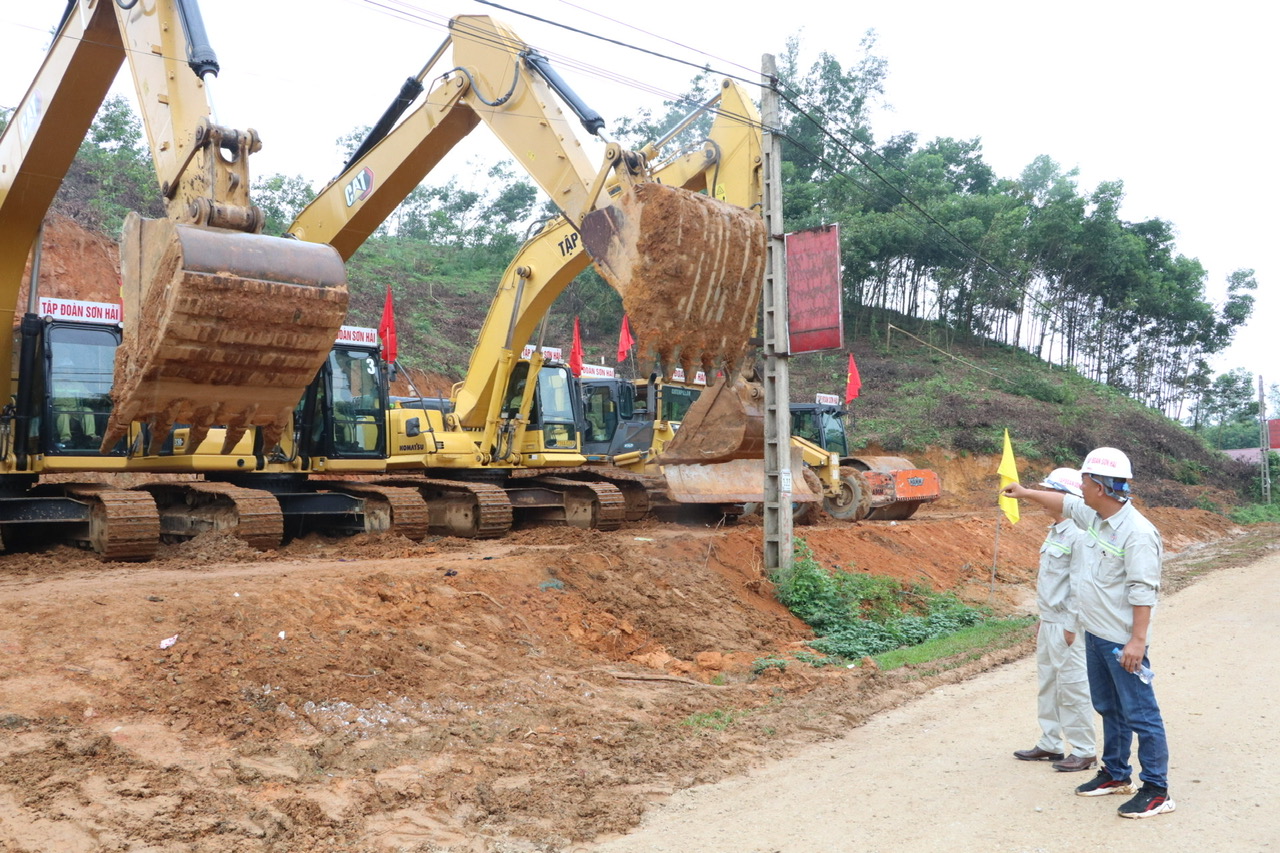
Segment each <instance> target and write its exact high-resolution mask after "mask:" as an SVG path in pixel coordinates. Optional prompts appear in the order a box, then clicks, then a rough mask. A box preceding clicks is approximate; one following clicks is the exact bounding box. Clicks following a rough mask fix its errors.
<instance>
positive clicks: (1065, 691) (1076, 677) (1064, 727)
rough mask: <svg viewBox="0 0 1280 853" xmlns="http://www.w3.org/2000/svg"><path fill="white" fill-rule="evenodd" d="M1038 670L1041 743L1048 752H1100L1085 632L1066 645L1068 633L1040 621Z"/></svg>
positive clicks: (1084, 755) (1086, 754)
mask: <svg viewBox="0 0 1280 853" xmlns="http://www.w3.org/2000/svg"><path fill="white" fill-rule="evenodd" d="M1036 670H1037V672H1038V673H1039V675H1040V695H1039V701H1038V707H1039V712H1040V730H1041V732H1042V734H1041V736H1040V742H1039V743H1038V744H1036V745H1037V746H1038V747H1040V749H1043V750H1045V751H1047V752H1061V753H1062V754H1063V755H1075V756H1078V757H1080V758H1093V757H1094V756H1095V755H1097V732H1096V730H1095V728H1094V719H1093V718H1094V714H1093V704H1092V703H1091V702H1090V700H1089V671H1088V669H1087V667H1086V665H1085V654H1084V634H1083V632H1082V633H1079V634H1076V639H1075V642H1074V643H1072V644H1071V645H1067V632H1066V631H1065V630H1064V629H1063V627H1062V626H1061V625H1059V624H1057V623H1054V622H1041V623H1040V632H1039V633H1038V634H1037V635H1036Z"/></svg>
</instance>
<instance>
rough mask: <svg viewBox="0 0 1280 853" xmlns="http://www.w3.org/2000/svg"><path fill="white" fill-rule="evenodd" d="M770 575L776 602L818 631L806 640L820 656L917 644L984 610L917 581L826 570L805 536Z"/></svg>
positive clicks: (980, 616) (980, 617)
mask: <svg viewBox="0 0 1280 853" xmlns="http://www.w3.org/2000/svg"><path fill="white" fill-rule="evenodd" d="M771 580H772V581H773V583H774V586H775V595H776V596H777V598H778V601H780V602H782V603H783V604H784V605H786V606H787V607H788V608H789V609H790V610H791V612H792V613H794V614H795V615H796V616H797V617H798V618H800V619H802V620H803V621H804V622H805V623H806V624H807V625H809V627H811V628H812V629H813V631H814V633H815V634H817V635H818V636H817V639H815V640H811V641H810V642H809V644H808V645H809V646H810V647H811V648H812V649H814V650H815V651H817V652H819V653H820V654H822V655H825V656H829V657H837V658H843V659H846V660H857V659H859V658H862V657H865V656H867V655H876V654H880V653H881V652H886V651H889V650H890V649H896V648H899V647H902V646H914V645H918V644H920V643H923V642H925V641H927V640H932V639H935V638H938V637H943V636H946V635H948V634H952V633H954V632H956V631H958V630H960V629H962V628H967V627H969V626H972V625H977V624H980V623H982V622H983V621H985V620H986V619H987V617H988V615H989V614H988V613H987V612H986V611H984V610H979V609H977V608H974V607H969V606H968V605H966V604H964V603H962V602H961V601H960V599H959V598H957V597H956V596H955V595H954V594H951V593H938V592H933V591H932V590H930V589H928V588H927V587H924V586H921V585H918V584H905V583H903V582H901V581H899V580H897V579H895V578H890V577H885V576H882V575H870V574H862V573H855V572H851V571H844V570H840V569H836V570H834V571H827V569H825V568H824V567H823V566H821V565H819V564H818V562H817V560H815V559H814V556H813V552H812V551H811V550H810V549H809V546H808V544H807V543H805V542H804V540H796V546H795V560H794V564H793V567H792V569H791V571H790V572H789V573H787V574H785V575H783V574H781V573H775V574H774V576H773V577H772V578H771ZM806 662H808V663H811V664H812V663H813V662H812V661H806ZM757 663H759V661H758V662H757ZM780 668H781V667H780Z"/></svg>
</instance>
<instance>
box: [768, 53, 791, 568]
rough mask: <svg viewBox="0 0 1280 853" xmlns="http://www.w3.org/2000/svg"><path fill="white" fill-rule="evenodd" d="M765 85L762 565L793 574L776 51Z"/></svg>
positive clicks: (789, 433)
mask: <svg viewBox="0 0 1280 853" xmlns="http://www.w3.org/2000/svg"><path fill="white" fill-rule="evenodd" d="M761 71H762V74H763V76H764V89H763V94H762V95H761V97H760V117H761V120H762V121H763V122H764V164H763V167H764V168H763V175H764V199H763V201H764V224H765V228H766V234H767V238H766V239H767V240H768V244H767V255H766V264H765V273H764V322H763V329H762V331H763V335H764V410H765V423H764V569H765V571H766V572H768V573H771V574H772V573H774V572H777V573H780V574H783V575H786V574H789V573H790V572H791V568H792V562H793V553H792V536H793V528H792V519H791V477H792V471H791V372H790V364H789V358H790V352H791V344H790V341H789V337H790V330H789V328H788V326H787V251H786V240H785V232H784V231H783V227H782V156H781V151H782V139H781V138H780V137H779V136H778V135H777V134H775V133H774V132H773V130H774V128H776V127H778V124H779V121H780V117H779V114H780V110H779V107H778V92H777V89H776V88H775V87H776V86H777V79H778V68H777V65H776V64H775V62H774V57H773V54H770V53H766V54H765V55H764V57H763V59H762V61H761Z"/></svg>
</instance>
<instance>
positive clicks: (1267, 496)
mask: <svg viewBox="0 0 1280 853" xmlns="http://www.w3.org/2000/svg"><path fill="white" fill-rule="evenodd" d="M1265 388H1266V386H1265V385H1264V384H1263V383H1262V374H1261V373H1259V374H1258V423H1259V424H1260V425H1261V427H1262V433H1261V435H1262V440H1261V441H1259V442H1258V448H1259V450H1261V451H1262V502H1263V503H1264V504H1269V503H1271V434H1270V431H1269V430H1268V429H1267V396H1266V393H1265V392H1264V389H1265Z"/></svg>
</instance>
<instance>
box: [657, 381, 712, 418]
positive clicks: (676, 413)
mask: <svg viewBox="0 0 1280 853" xmlns="http://www.w3.org/2000/svg"><path fill="white" fill-rule="evenodd" d="M701 394H702V389H701V388H681V387H679V386H676V385H663V386H662V417H663V419H664V420H668V421H682V420H684V416H685V413H686V412H688V411H689V407H690V406H692V405H693V404H694V401H695V400H697V399H698V397H699V396H700V395H701Z"/></svg>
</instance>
